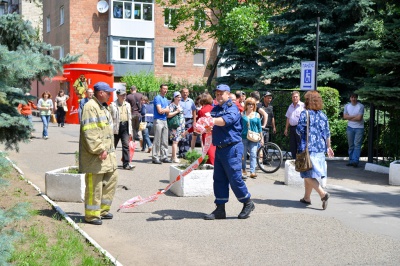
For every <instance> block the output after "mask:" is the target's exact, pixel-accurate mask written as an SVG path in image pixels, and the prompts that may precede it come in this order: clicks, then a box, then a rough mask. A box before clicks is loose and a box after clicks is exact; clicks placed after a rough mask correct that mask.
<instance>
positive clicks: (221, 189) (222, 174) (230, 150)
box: [213, 142, 251, 204]
mask: <svg viewBox="0 0 400 266" xmlns="http://www.w3.org/2000/svg"><path fill="white" fill-rule="evenodd" d="M242 156H243V143H242V142H239V143H237V144H235V145H232V146H227V147H224V148H217V149H216V151H215V163H214V176H213V178H214V195H215V204H225V203H227V202H228V200H229V185H230V186H231V188H232V191H233V193H235V196H236V198H237V199H238V200H239V201H240V202H242V203H245V202H247V201H248V199H250V196H251V195H250V193H249V191H248V190H247V186H246V184H245V183H244V181H243V179H242Z"/></svg>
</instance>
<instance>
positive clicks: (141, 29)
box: [43, 0, 217, 83]
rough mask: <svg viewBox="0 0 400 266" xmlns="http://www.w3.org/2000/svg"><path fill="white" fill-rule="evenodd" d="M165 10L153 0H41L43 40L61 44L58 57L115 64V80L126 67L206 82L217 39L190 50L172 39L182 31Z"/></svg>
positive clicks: (196, 81)
mask: <svg viewBox="0 0 400 266" xmlns="http://www.w3.org/2000/svg"><path fill="white" fill-rule="evenodd" d="M100 2H102V3H100ZM98 6H101V7H102V8H103V9H101V8H100V11H101V12H102V13H101V12H99V11H98ZM105 6H108V9H106V8H104V7H105ZM164 13H165V8H164V7H162V6H159V5H157V4H155V3H154V0H114V1H113V0H110V1H104V0H102V1H98V0H86V1H70V0H57V1H52V0H43V41H44V42H47V43H50V44H52V45H54V46H60V47H61V49H60V50H59V51H56V53H55V54H54V56H55V57H56V58H59V57H63V56H64V55H65V54H68V53H70V54H81V55H82V56H81V57H80V59H79V62H78V63H92V64H107V63H111V64H112V65H113V66H114V70H115V73H114V77H115V81H118V80H119V78H120V77H122V76H123V75H124V74H125V73H127V72H132V73H137V72H140V71H146V72H149V71H153V72H154V73H155V75H156V76H158V77H168V76H171V77H172V78H173V79H174V80H186V81H189V82H191V83H201V82H203V81H204V80H205V79H206V78H207V77H208V75H209V73H210V71H209V70H208V68H207V65H210V64H212V63H213V62H214V59H215V56H216V53H217V45H216V43H215V41H214V40H211V39H210V40H207V41H205V42H204V43H202V44H201V45H199V47H196V49H195V51H194V53H186V52H185V50H184V46H183V44H179V43H176V42H174V41H173V39H174V38H176V37H177V36H178V35H177V33H175V32H173V31H171V30H170V29H169V28H168V19H169V18H168V17H164Z"/></svg>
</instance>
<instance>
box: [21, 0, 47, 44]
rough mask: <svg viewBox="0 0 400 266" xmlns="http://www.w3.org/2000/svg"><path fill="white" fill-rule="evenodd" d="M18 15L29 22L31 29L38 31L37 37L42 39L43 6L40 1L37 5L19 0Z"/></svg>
mask: <svg viewBox="0 0 400 266" xmlns="http://www.w3.org/2000/svg"><path fill="white" fill-rule="evenodd" d="M19 7H20V14H21V16H22V18H23V19H25V20H29V21H30V22H31V23H32V27H33V28H35V29H38V30H39V32H38V33H39V36H40V38H41V39H42V38H43V35H42V34H43V16H42V13H43V11H42V10H43V9H42V8H43V5H42V3H41V2H40V1H38V2H37V3H35V2H33V1H26V0H20V4H19Z"/></svg>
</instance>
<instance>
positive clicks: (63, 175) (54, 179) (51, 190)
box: [45, 166, 85, 202]
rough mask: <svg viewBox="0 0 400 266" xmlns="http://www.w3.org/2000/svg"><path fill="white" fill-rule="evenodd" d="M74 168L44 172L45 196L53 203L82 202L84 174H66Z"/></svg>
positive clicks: (83, 197)
mask: <svg viewBox="0 0 400 266" xmlns="http://www.w3.org/2000/svg"><path fill="white" fill-rule="evenodd" d="M71 168H72V169H77V167H76V166H70V167H64V168H59V169H56V170H52V171H49V172H46V175H45V187H46V195H47V196H48V197H49V198H50V199H52V200H54V201H66V202H83V201H84V199H85V174H71V173H67V172H68V170H69V169H71Z"/></svg>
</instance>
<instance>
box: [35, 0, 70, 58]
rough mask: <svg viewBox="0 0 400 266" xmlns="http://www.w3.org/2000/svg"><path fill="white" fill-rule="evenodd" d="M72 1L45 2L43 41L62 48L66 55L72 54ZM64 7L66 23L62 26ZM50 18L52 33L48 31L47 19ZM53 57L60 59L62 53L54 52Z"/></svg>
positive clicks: (46, 0) (49, 0)
mask: <svg viewBox="0 0 400 266" xmlns="http://www.w3.org/2000/svg"><path fill="white" fill-rule="evenodd" d="M69 3H70V1H69V0H58V1H52V0H43V24H42V25H43V41H44V42H46V43H49V44H51V45H52V46H61V47H63V50H64V55H66V54H68V53H71V51H70V49H71V46H70V35H69V32H70V13H69V11H70V6H69ZM61 7H64V23H63V24H60V8H61ZM48 17H49V18H50V31H48V29H47V18H48ZM53 56H54V57H55V58H57V59H59V58H60V51H59V50H56V51H54V54H53Z"/></svg>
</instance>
